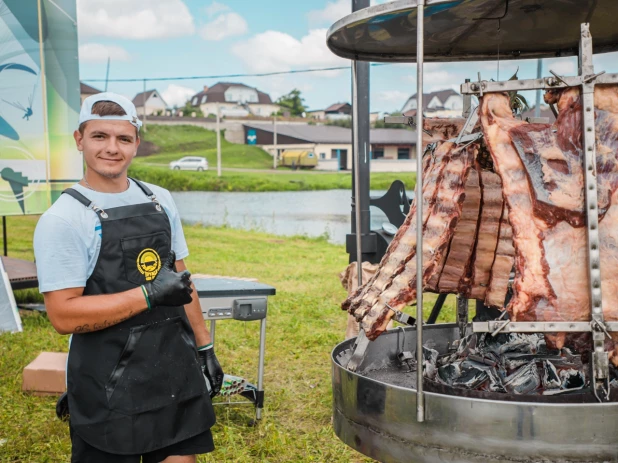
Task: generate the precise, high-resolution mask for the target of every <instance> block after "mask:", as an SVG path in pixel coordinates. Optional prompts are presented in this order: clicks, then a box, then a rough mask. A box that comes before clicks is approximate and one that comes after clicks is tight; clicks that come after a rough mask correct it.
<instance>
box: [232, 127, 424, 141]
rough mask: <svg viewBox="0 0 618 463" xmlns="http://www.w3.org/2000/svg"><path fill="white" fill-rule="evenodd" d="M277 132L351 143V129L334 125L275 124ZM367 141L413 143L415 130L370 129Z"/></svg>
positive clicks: (266, 129) (269, 130)
mask: <svg viewBox="0 0 618 463" xmlns="http://www.w3.org/2000/svg"><path fill="white" fill-rule="evenodd" d="M243 125H244V126H245V127H249V128H253V129H259V130H263V131H266V132H271V133H272V132H273V131H274V129H273V124H272V123H258V122H254V123H249V124H243ZM277 134H278V135H285V136H288V137H292V138H297V139H299V140H303V141H306V142H308V143H352V131H351V130H350V129H347V128H345V127H338V126H335V125H309V124H277ZM369 141H370V143H375V144H379V145H388V144H394V145H398V144H406V145H407V144H411V145H413V144H416V132H413V131H411V130H404V129H371V130H370V132H369Z"/></svg>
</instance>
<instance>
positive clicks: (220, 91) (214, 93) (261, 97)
mask: <svg viewBox="0 0 618 463" xmlns="http://www.w3.org/2000/svg"><path fill="white" fill-rule="evenodd" d="M230 87H244V88H249V89H253V90H255V91H256V92H257V94H258V104H272V100H271V99H270V96H269V95H268V94H267V93H264V92H261V91H259V90H258V89H257V88H255V87H249V86H248V85H245V84H241V83H238V82H217V83H216V84H215V85H213V86H212V87H210V88H209V89H208V90H202V91H201V92H199V93H196V94H195V95H193V96H192V97H191V100H193V98H195V97H199V99H201V98H202V96H204V95H206V96H208V98H207V100H206V102H207V103H225V92H226V91H227V89H228V88H230ZM249 104H251V103H249Z"/></svg>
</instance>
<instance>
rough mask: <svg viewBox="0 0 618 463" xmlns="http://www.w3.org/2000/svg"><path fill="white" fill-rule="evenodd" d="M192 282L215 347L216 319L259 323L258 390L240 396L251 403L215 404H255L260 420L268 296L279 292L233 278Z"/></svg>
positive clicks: (249, 390)
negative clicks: (208, 321) (207, 321)
mask: <svg viewBox="0 0 618 463" xmlns="http://www.w3.org/2000/svg"><path fill="white" fill-rule="evenodd" d="M192 281H193V283H194V284H195V287H196V289H197V294H198V297H199V300H200V306H201V308H202V315H203V317H204V320H210V335H211V337H212V342H213V344H214V343H215V328H216V322H217V320H237V321H242V322H249V321H256V320H259V321H260V348H259V354H258V355H259V357H258V379H257V387H254V386H252V385H248V386H251V387H248V388H245V391H244V392H241V395H242V396H243V397H245V398H247V399H248V400H249V402H246V401H242V402H230V401H229V400H228V401H226V402H217V403H215V405H232V404H254V405H255V418H256V420H260V419H262V409H263V408H264V355H265V349H266V315H267V309H268V296H274V295H275V294H276V290H275V288H273V287H272V286H269V285H265V284H263V283H258V282H254V281H246V280H238V279H233V278H200V277H194V278H193V279H192Z"/></svg>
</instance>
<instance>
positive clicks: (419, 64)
mask: <svg viewBox="0 0 618 463" xmlns="http://www.w3.org/2000/svg"><path fill="white" fill-rule="evenodd" d="M416 14H417V20H416V34H417V36H416V121H417V122H416V198H415V199H416V274H417V275H421V277H420V278H418V277H417V278H416V362H417V365H418V373H417V375H416V419H417V421H418V422H419V423H422V422H424V421H425V395H424V393H423V277H422V275H423V60H424V26H425V24H424V19H425V0H418V7H417V12H416Z"/></svg>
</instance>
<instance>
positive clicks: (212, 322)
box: [210, 320, 215, 346]
mask: <svg viewBox="0 0 618 463" xmlns="http://www.w3.org/2000/svg"><path fill="white" fill-rule="evenodd" d="M210 342H212V344H213V346H214V344H215V320H210Z"/></svg>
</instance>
